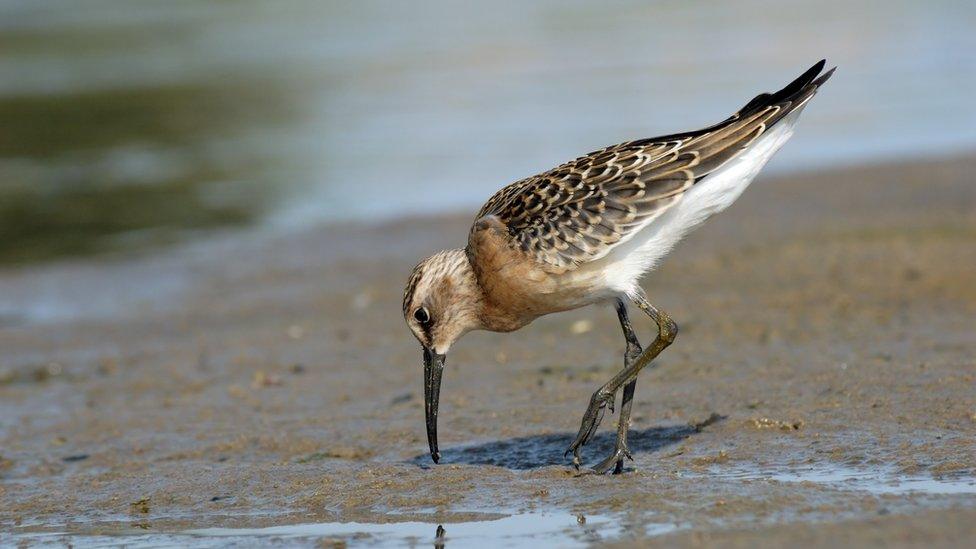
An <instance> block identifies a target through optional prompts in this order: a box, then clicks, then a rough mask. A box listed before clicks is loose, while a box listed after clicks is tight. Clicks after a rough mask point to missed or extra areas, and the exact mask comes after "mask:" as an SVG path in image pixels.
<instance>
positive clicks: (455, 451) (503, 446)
mask: <svg viewBox="0 0 976 549" xmlns="http://www.w3.org/2000/svg"><path fill="white" fill-rule="evenodd" d="M725 417H726V416H721V415H718V414H712V415H711V416H710V417H709V418H708V419H706V420H704V421H701V422H698V423H693V424H689V425H675V426H662V427H649V428H647V429H634V430H631V431H630V434H629V435H628V437H627V440H628V444H629V446H630V451H631V453H632V454H634V455H636V454H638V453H651V452H656V451H658V450H661V449H662V448H666V447H668V446H671V445H673V444H677V443H679V442H681V441H683V440H685V439H687V438H689V437H691V436H693V435H695V434H696V433H700V432H701V431H702V429H704V428H705V427H707V426H709V425H712V424H714V423H718V422H720V421H722V420H724V419H725ZM575 436H576V433H550V434H545V435H532V436H526V437H517V438H510V439H507V440H494V441H490V442H484V443H480V444H473V445H469V446H457V447H454V448H445V449H442V450H441V461H440V462H441V463H445V464H446V463H457V464H464V465H495V466H498V467H505V468H507V469H512V470H516V471H524V470H528V469H537V468H540V467H547V466H550V465H566V464H567V463H569V461H568V460H567V459H566V457H564V453H565V452H566V449H567V448H568V447H569V443H570V442H572V441H573V438H575ZM615 438H616V432H610V431H606V432H602V433H598V434H597V435H596V436H594V437H593V438H592V439H591V440H590V442H589V443H587V445H586V446H585V447H584V449H583V457H584V458H587V457H589V458H590V459H589V460H588V461H592V462H593V463H596V462H598V461H600V460H602V459H603V458H604V457H606V456H608V455H610V452H612V451H613V444H614V440H615ZM410 462H411V463H413V464H415V465H419V466H421V467H428V466H430V465H432V464H431V461H430V455H429V454H426V453H425V454H420V455H417V456H414V457H413V458H411V459H410Z"/></svg>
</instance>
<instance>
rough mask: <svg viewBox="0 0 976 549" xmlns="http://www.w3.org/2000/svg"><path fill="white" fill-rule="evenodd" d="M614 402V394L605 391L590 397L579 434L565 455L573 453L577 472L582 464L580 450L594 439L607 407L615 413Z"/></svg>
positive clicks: (601, 390)
mask: <svg viewBox="0 0 976 549" xmlns="http://www.w3.org/2000/svg"><path fill="white" fill-rule="evenodd" d="M613 400H614V394H613V393H608V392H605V391H604V390H603V389H600V390H599V391H597V392H595V393H593V396H592V397H590V405H589V406H587V407H586V413H585V414H583V420H582V421H581V422H580V429H579V433H577V434H576V438H575V439H574V440H573V442H572V444H570V445H569V448H568V449H567V450H566V453H565V454H564V455H569V453H570V452H572V453H573V467H575V468H576V469H577V470H579V468H580V464H581V462H580V448H581V447H582V446H583V445H585V444H586V443H587V442H589V441H590V439H591V438H593V435H594V434H595V433H596V429H597V427H599V426H600V421H602V420H603V414H604V413H605V412H606V407H607V405H609V406H610V409H611V412H612V411H613Z"/></svg>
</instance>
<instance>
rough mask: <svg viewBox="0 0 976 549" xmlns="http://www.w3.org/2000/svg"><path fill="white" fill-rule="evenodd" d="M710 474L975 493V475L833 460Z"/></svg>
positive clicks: (876, 489) (885, 490)
mask: <svg viewBox="0 0 976 549" xmlns="http://www.w3.org/2000/svg"><path fill="white" fill-rule="evenodd" d="M710 474H711V475H714V476H716V477H718V478H723V479H734V480H751V481H752V480H755V481H774V482H803V483H813V484H818V485H823V486H826V487H830V488H838V489H843V490H855V491H860V492H867V493H870V494H875V495H880V494H911V493H917V494H929V495H953V494H976V478H972V477H968V476H962V477H956V478H953V477H945V478H935V477H932V476H922V475H917V476H916V475H905V474H899V473H897V472H896V471H893V470H890V469H886V468H881V469H857V468H853V467H847V466H844V465H839V464H834V463H823V464H818V465H813V466H809V467H802V468H797V469H769V470H765V469H760V468H758V467H741V468H733V469H729V468H726V467H722V468H718V467H716V468H713V469H712V470H711V471H710Z"/></svg>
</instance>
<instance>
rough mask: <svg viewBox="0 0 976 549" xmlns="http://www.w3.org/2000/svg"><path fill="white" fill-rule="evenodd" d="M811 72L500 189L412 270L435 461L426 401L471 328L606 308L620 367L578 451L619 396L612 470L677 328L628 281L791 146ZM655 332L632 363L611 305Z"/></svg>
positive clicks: (433, 411) (600, 396)
mask: <svg viewBox="0 0 976 549" xmlns="http://www.w3.org/2000/svg"><path fill="white" fill-rule="evenodd" d="M824 65H825V62H824V61H820V62H819V63H817V64H816V65H814V66H813V67H811V68H810V69H809V70H807V71H806V72H804V73H803V74H802V75H801V76H800V77H799V78H797V79H796V80H794V81H793V82H791V83H790V84H788V85H787V86H786V87H784V88H783V89H781V90H780V91H778V92H775V93H764V94H760V95H758V96H757V97H755V98H754V99H753V100H751V101H749V102H748V103H747V104H746V105H745V106H744V107H743V108H742V109H740V110H739V111H738V112H736V113H735V114H733V115H732V116H730V117H729V118H727V119H725V120H723V121H722V122H720V123H718V124H715V125H713V126H710V127H708V128H704V129H701V130H697V131H692V132H685V133H678V134H673V135H666V136H661V137H655V138H650V139H641V140H637V141H628V142H626V143H621V144H618V145H613V146H610V147H607V148H605V149H601V150H598V151H594V152H592V153H590V154H588V155H585V156H581V157H579V158H577V159H575V160H572V161H570V162H567V163H565V164H562V165H561V166H558V167H556V168H553V169H552V170H549V171H547V172H544V173H541V174H539V175H535V176H532V177H529V178H526V179H523V180H521V181H517V182H515V183H512V184H511V185H508V186H507V187H505V188H503V189H501V190H500V191H498V192H497V193H496V194H495V195H494V196H492V197H491V198H490V199H489V200H488V202H487V203H486V204H485V205H484V206H483V207H482V208H481V210H480V211H479V212H478V215H477V216H476V220H475V222H474V224H473V226H472V228H471V231H470V233H469V236H468V245H467V246H466V247H465V248H464V249H458V250H447V251H444V252H440V253H438V254H435V255H433V256H431V257H429V258H427V259H425V260H424V261H422V262H421V263H420V264H419V265H417V267H416V268H415V269H414V271H413V273H411V275H410V278H409V280H408V282H407V287H406V290H405V291H404V296H403V314H404V318H405V319H406V321H407V324H408V326H409V327H410V329H411V331H412V332H413V333H414V336H415V337H416V338H417V340H418V341H420V343H421V346H422V347H423V349H424V362H425V396H426V403H427V407H426V409H427V428H428V442H429V443H430V447H431V455H432V457H433V458H434V460H435V461H437V460H438V459H439V453H438V452H437V436H436V423H437V422H436V418H437V395H438V393H439V390H440V375H441V374H440V372H441V370H442V368H443V363H444V355H445V354H446V353H447V351H448V349H449V348H450V347H451V345H452V344H453V343H454V342H455V341H456V340H457V339H458V338H460V337H461V336H462V335H463V334H464V333H466V332H468V331H470V330H476V329H484V330H492V331H500V332H504V331H512V330H516V329H518V328H521V327H522V326H524V325H526V324H528V323H529V322H531V321H532V320H534V319H535V318H538V317H539V316H542V315H545V314H550V313H553V312H558V311H565V310H569V309H574V308H577V307H581V306H584V305H588V304H591V303H596V302H600V301H606V300H613V301H614V302H615V303H616V304H617V313H618V316H619V318H620V322H621V326H622V327H623V328H624V333H625V336H626V338H627V353H626V357H627V358H626V360H625V365H626V366H625V369H624V370H623V371H622V372H621V373H620V374H618V375H617V376H614V378H613V379H611V380H610V381H608V382H607V383H606V384H605V385H604V386H603V387H601V388H600V390H599V391H597V393H594V395H593V397H592V399H591V401H590V406H589V407H588V408H587V412H586V414H585V415H584V418H583V422H582V424H581V426H580V431H579V434H578V435H577V437H576V440H575V441H574V442H573V444H572V445H571V447H570V450H571V451H573V452H574V454H575V457H574V464H576V465H577V466H578V465H579V447H580V446H582V445H583V444H585V443H586V441H587V440H589V439H590V437H591V436H592V434H593V433H594V432H595V430H596V427H597V425H598V424H599V422H600V418H601V417H602V410H603V409H604V407H605V406H606V405H607V404H608V403H610V404H611V405H612V402H613V398H614V395H615V394H616V391H617V390H618V389H620V388H621V387H623V386H624V385H626V387H625V388H624V399H623V400H624V402H623V405H622V407H621V427H620V430H618V438H617V446H616V448H615V453H614V454H613V455H612V456H611V457H610V458H608V459H607V460H604V461H603V462H602V463H601V464H599V465H598V466H596V467H595V469H596V470H598V471H601V472H602V471H605V470H608V468H609V467H610V466H615V470H617V471H619V470H620V469H621V468H622V461H623V458H624V457H625V456H629V451H628V450H627V447H626V430H627V425H626V424H627V422H628V421H629V413H630V401H631V399H632V397H633V388H634V383H635V382H636V376H637V372H638V371H639V370H640V369H641V368H643V367H644V366H645V365H646V364H647V363H649V362H650V360H651V359H652V358H653V357H654V356H655V355H656V354H657V353H659V352H660V351H661V350H663V349H664V348H665V347H666V346H667V345H669V344H670V343H671V341H673V339H674V337H675V335H676V333H677V331H676V330H677V327H676V326H675V325H674V323H673V322H672V321H671V320H670V318H669V317H668V316H667V315H666V314H664V313H663V312H661V311H658V310H657V309H655V308H654V307H653V306H652V305H651V304H650V303H648V302H647V300H646V299H645V298H644V295H643V290H641V288H640V286H639V285H638V281H639V279H640V277H641V276H642V275H643V274H644V273H645V272H647V271H648V270H650V269H651V268H653V266H654V264H655V263H656V262H657V261H658V260H659V259H660V258H661V257H663V256H664V255H665V254H666V253H667V252H668V250H670V249H671V247H672V246H673V245H674V244H675V243H676V242H677V241H678V240H679V239H680V238H681V237H682V236H683V235H684V234H685V233H686V232H687V231H689V230H690V229H691V228H693V227H694V226H696V225H697V224H699V223H701V222H703V221H704V220H705V219H707V218H708V216H710V215H712V214H714V213H716V212H718V211H721V210H722V209H724V208H725V207H727V206H728V205H730V204H731V203H732V202H733V201H734V200H735V199H736V198H737V197H738V196H739V194H740V193H741V192H742V191H743V190H744V189H745V187H746V186H748V184H749V182H750V181H751V180H752V179H753V178H754V177H755V175H756V174H757V173H758V172H759V170H760V169H761V168H762V166H763V165H764V164H765V163H766V161H768V160H769V158H770V157H771V156H772V155H773V154H774V153H775V152H776V150H778V149H779V148H780V147H781V146H782V145H783V143H785V142H786V140H787V139H788V138H789V137H790V135H791V134H792V129H793V125H794V124H795V123H796V120H797V117H798V115H799V113H800V111H801V110H802V108H803V107H804V106H805V105H806V104H807V102H808V101H809V100H810V99H811V98H812V97H813V96H814V94H816V92H817V90H818V89H819V87H820V86H821V85H822V84H823V83H824V82H826V81H827V79H828V78H830V76H831V75H832V74H833V72H834V71H833V69H831V70H829V71H827V72H825V73H823V74H821V72H822V71H823V68H824ZM624 297H628V298H630V299H631V300H632V301H633V302H634V303H636V304H637V305H638V307H640V308H641V310H643V311H644V312H646V313H647V314H648V315H650V316H651V317H652V318H653V319H654V320H655V322H657V323H658V328H659V333H658V337H657V339H655V341H654V343H653V344H652V345H651V346H650V347H649V348H648V350H647V352H646V353H643V354H641V352H640V350H641V346H640V344H639V343H638V342H637V339H636V336H635V335H634V334H633V330H632V329H630V324H629V320H628V319H627V312H626V307H625V306H624V302H623V298H624Z"/></svg>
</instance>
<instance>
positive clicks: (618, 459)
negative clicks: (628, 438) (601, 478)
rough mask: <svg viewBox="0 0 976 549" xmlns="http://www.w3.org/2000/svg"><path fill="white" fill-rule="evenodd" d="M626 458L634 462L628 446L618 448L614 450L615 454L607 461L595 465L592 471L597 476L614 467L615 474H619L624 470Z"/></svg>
mask: <svg viewBox="0 0 976 549" xmlns="http://www.w3.org/2000/svg"><path fill="white" fill-rule="evenodd" d="M625 457H626V458H627V459H629V460H630V461H634V457H633V456H632V455H631V454H630V449H629V448H627V447H626V446H618V447H616V448H614V451H613V453H612V454H610V456H609V457H607V459H605V460H603V461H601V462H600V463H598V464H596V465H594V466H593V469H592V471H593V472H594V473H596V474H599V475H602V474H604V473H606V472H607V471H609V470H610V468H611V467H613V468H614V474H617V473H619V472H621V471H622V470H623V461H624V458H625Z"/></svg>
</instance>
